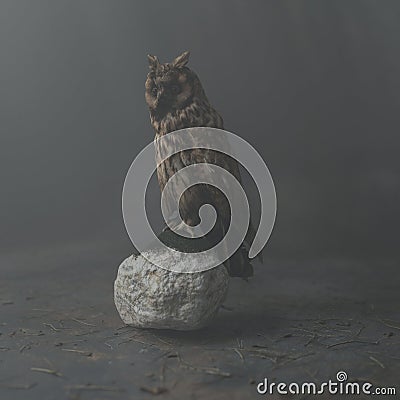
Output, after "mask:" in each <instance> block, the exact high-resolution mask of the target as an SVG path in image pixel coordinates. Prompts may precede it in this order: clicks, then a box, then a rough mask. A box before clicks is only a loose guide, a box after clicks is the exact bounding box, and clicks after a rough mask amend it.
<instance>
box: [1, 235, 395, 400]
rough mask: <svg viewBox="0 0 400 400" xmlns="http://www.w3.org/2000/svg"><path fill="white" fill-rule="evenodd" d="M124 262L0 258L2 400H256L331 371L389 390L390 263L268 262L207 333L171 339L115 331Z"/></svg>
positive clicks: (30, 255) (56, 256) (54, 256)
mask: <svg viewBox="0 0 400 400" xmlns="http://www.w3.org/2000/svg"><path fill="white" fill-rule="evenodd" d="M124 256H128V254H124V255H123V254H120V252H119V249H115V248H114V249H112V248H109V247H108V246H107V245H105V244H101V243H100V244H97V245H96V246H88V247H87V248H86V249H83V248H80V247H78V246H76V247H74V246H70V247H64V248H59V249H58V250H57V249H54V248H53V250H52V251H51V252H37V251H35V252H34V251H32V252H27V253H26V254H22V253H19V254H18V255H12V254H11V255H10V254H9V255H2V256H1V268H0V277H1V281H0V282H1V284H0V309H1V325H0V332H1V336H0V399H2V400H14V399H40V400H47V399H49V400H50V399H71V400H73V399H74V400H77V399H82V400H85V399H99V400H100V399H150V398H160V399H206V398H207V399H247V398H255V399H256V398H261V396H260V395H259V394H257V392H256V386H257V383H258V382H259V381H260V380H262V379H263V378H264V377H268V378H269V379H270V380H274V381H286V382H292V381H295V382H299V383H301V382H304V381H307V382H323V381H327V380H329V379H334V378H335V376H336V373H337V372H338V371H339V370H343V371H345V372H347V374H348V376H349V380H359V381H369V382H371V383H373V384H374V385H376V386H380V387H393V386H396V385H398V378H399V370H400V310H399V300H400V292H399V290H398V282H397V281H396V280H395V279H393V277H395V276H396V271H397V268H398V266H397V265H396V264H395V263H390V262H373V261H371V262H364V263H363V262H360V261H357V262H352V261H351V260H309V261H298V262H295V261H288V262H283V261H279V262H274V261H272V260H268V259H267V260H266V261H265V265H264V267H262V266H261V265H257V266H256V268H255V272H256V278H255V279H252V280H250V281H249V282H248V283H246V282H245V281H241V280H237V279H236V280H232V284H231V287H230V292H229V295H228V299H227V300H226V302H225V307H224V308H223V309H221V311H220V313H219V314H218V316H217V318H216V319H215V321H214V323H213V324H212V325H211V326H209V327H208V328H206V329H203V330H201V331H197V332H170V331H155V330H149V331H140V330H136V329H133V328H129V327H124V326H123V323H122V322H121V320H120V318H119V316H118V314H117V312H116V310H115V308H114V304H113V292H112V290H113V280H114V277H115V274H116V269H117V267H118V264H119V262H120V261H121V258H123V257H124ZM349 271H351V273H350V272H349ZM376 271H379V272H378V273H377V272H376ZM396 321H397V322H396ZM35 369H36V370H35ZM38 369H43V370H42V371H40V370H38ZM397 390H399V388H398V387H397ZM270 398H271V397H270ZM277 398H279V397H277ZM287 398H289V396H287ZM297 398H300V397H297ZM304 398H307V397H304ZM319 398H327V396H324V397H323V396H319ZM336 398H339V397H336ZM357 398H363V397H362V396H359V397H357ZM381 398H384V396H382V397H381ZM392 398H396V396H393V397H392Z"/></svg>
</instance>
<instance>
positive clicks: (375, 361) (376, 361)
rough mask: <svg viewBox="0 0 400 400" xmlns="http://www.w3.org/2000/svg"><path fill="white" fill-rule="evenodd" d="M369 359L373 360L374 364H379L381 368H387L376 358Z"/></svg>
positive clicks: (370, 357)
mask: <svg viewBox="0 0 400 400" xmlns="http://www.w3.org/2000/svg"><path fill="white" fill-rule="evenodd" d="M369 359H370V360H372V361H373V362H374V363H376V364H378V365H379V366H380V367H381V368H385V366H384V365H383V363H381V362H380V361H379V360H378V359H376V358H375V357H372V356H369Z"/></svg>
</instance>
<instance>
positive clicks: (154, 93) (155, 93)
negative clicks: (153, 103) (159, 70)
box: [151, 86, 158, 96]
mask: <svg viewBox="0 0 400 400" xmlns="http://www.w3.org/2000/svg"><path fill="white" fill-rule="evenodd" d="M157 92H158V90H157V87H156V86H154V87H153V89H151V94H152V95H153V96H157Z"/></svg>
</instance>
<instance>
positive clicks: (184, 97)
mask: <svg viewBox="0 0 400 400" xmlns="http://www.w3.org/2000/svg"><path fill="white" fill-rule="evenodd" d="M191 97H192V90H191V85H189V83H188V77H187V75H186V73H185V72H183V71H168V73H166V74H160V75H155V76H153V77H149V79H148V81H147V82H146V101H147V104H148V105H149V107H150V109H151V110H152V111H153V112H154V113H156V114H158V116H159V117H164V116H165V115H167V114H168V113H169V112H173V111H175V110H179V109H182V108H184V107H186V105H187V104H188V102H189V100H190V99H191Z"/></svg>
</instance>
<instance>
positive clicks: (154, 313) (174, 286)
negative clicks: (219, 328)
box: [114, 250, 229, 330]
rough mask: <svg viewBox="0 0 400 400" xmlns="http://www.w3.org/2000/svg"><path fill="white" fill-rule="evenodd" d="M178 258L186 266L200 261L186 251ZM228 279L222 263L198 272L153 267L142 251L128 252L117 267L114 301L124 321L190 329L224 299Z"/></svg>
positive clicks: (202, 323) (208, 316) (206, 318)
mask: <svg viewBox="0 0 400 400" xmlns="http://www.w3.org/2000/svg"><path fill="white" fill-rule="evenodd" d="M150 251H152V250H150ZM154 251H155V250H154ZM159 256H160V258H161V259H162V260H163V262H167V261H168V260H166V259H165V255H164V256H163V255H162V254H159ZM181 262H183V263H186V264H187V265H188V266H190V265H191V264H192V263H196V262H201V258H200V259H199V257H198V256H197V255H196V254H187V255H185V256H184V257H183V258H182V261H181ZM228 283H229V276H228V273H227V271H226V269H225V267H224V266H219V267H216V268H213V269H211V270H208V271H204V272H198V273H177V272H172V271H168V270H165V269H162V268H160V267H157V266H156V265H154V264H152V263H150V262H149V261H147V259H146V258H145V257H143V256H142V255H132V256H130V257H128V258H127V259H126V260H124V261H123V262H122V264H121V265H120V267H119V269H118V275H117V278H116V280H115V283H114V301H115V305H116V307H117V310H118V312H119V314H120V316H121V318H122V320H123V321H124V322H125V323H126V324H128V325H132V326H135V327H140V328H159V329H176V330H192V329H198V328H201V327H203V326H205V325H207V324H208V323H209V322H210V321H211V319H212V318H213V317H214V316H215V314H216V313H217V311H218V308H219V306H220V305H221V303H222V302H223V301H224V299H225V296H226V292H227V290H228Z"/></svg>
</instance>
